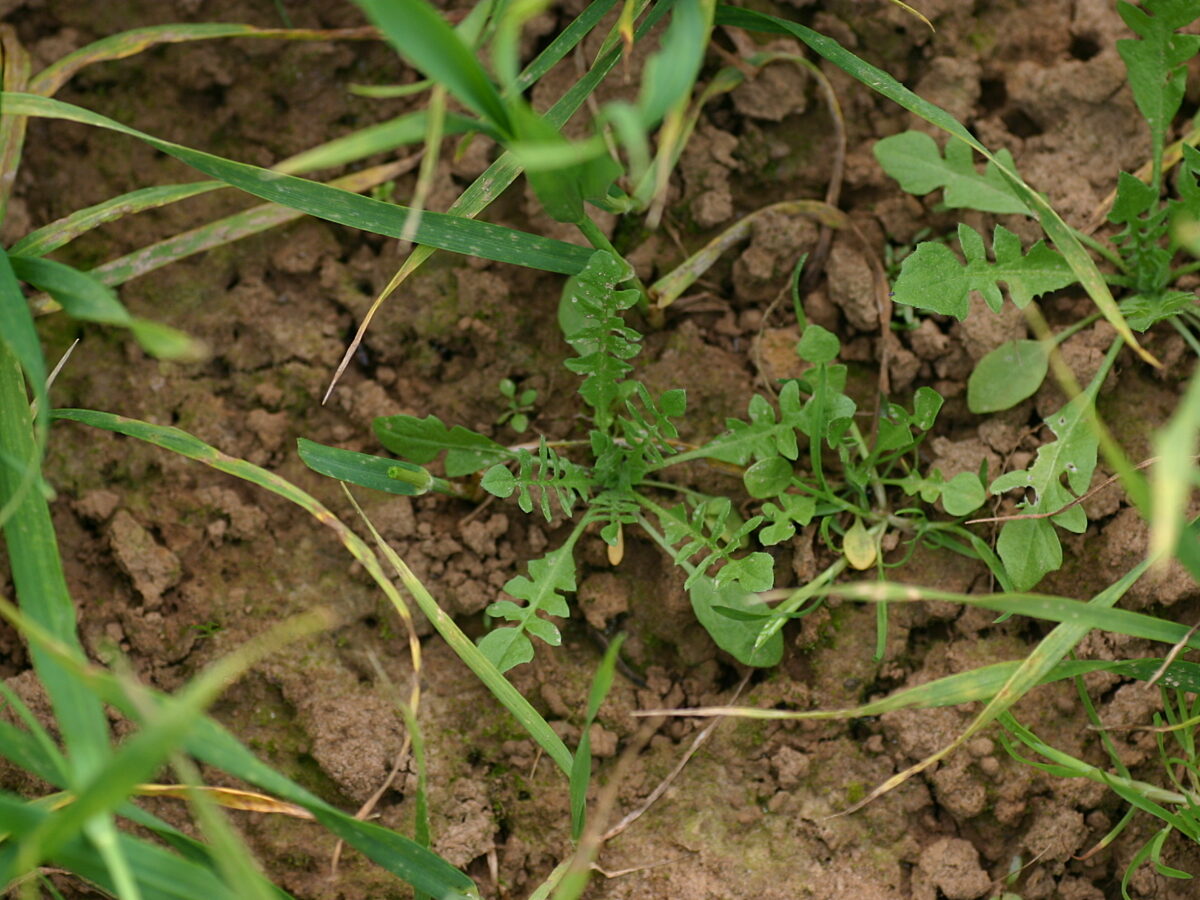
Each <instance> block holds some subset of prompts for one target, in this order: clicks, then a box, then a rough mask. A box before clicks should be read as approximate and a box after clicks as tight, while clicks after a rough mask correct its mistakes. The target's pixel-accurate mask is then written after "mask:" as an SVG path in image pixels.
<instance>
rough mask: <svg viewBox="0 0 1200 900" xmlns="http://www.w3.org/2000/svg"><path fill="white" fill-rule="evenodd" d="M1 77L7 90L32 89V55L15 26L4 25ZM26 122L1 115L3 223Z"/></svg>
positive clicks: (0, 217) (0, 46)
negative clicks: (30, 79)
mask: <svg viewBox="0 0 1200 900" xmlns="http://www.w3.org/2000/svg"><path fill="white" fill-rule="evenodd" d="M0 79H3V84H2V87H3V90H6V91H24V90H27V89H28V85H29V54H28V53H26V52H25V48H24V46H22V44H21V41H20V39H19V38H18V37H17V31H16V29H15V28H13V27H12V26H11V25H0ZM25 125H26V120H25V119H24V118H22V117H20V116H6V115H0V173H4V177H3V178H0V222H3V221H4V217H5V214H6V213H7V211H8V198H9V195H10V194H12V189H13V186H14V185H15V184H16V183H17V181H16V177H15V176H16V173H17V168H18V167H19V166H20V164H21V146H22V144H23V143H24V141H25Z"/></svg>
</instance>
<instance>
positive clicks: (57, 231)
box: [8, 181, 225, 256]
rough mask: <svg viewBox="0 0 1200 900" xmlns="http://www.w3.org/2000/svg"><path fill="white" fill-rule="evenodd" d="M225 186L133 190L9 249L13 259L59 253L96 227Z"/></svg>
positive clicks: (209, 183)
mask: <svg viewBox="0 0 1200 900" xmlns="http://www.w3.org/2000/svg"><path fill="white" fill-rule="evenodd" d="M224 187H225V185H224V184H222V183H221V182H219V181H196V182H192V183H190V184H165V185H161V186H159V187H150V188H142V189H141V190H137V191H130V192H129V193H127V194H121V196H119V197H113V198H112V199H111V200H105V201H104V202H103V203H97V204H96V205H95V206H89V207H87V208H85V209H81V210H77V211H76V212H73V213H71V214H70V215H69V216H64V217H63V218H61V219H58V220H56V221H54V222H51V223H50V224H49V225H43V226H42V227H41V228H39V229H37V230H36V231H31V232H30V233H29V234H27V235H25V237H23V238H21V239H20V240H19V241H17V242H16V243H15V244H13V245H12V246H11V247H10V248H9V251H8V252H9V253H11V254H12V255H13V256H45V255H46V254H47V253H49V252H51V251H52V250H57V249H58V248H59V247H62V246H64V245H66V244H69V243H70V242H71V241H73V240H75V238H77V237H79V236H80V235H81V234H84V233H86V232H88V231H91V230H92V229H93V228H97V227H99V226H100V225H103V224H104V223H106V222H112V221H115V220H117V219H120V218H122V217H123V216H127V215H130V214H131V213H139V212H142V211H143V210H147V209H157V208H159V207H160V206H166V205H167V204H169V203H177V202H178V201H180V200H186V199H187V198H189V197H195V196H198V195H200V194H207V193H208V192H209V191H214V190H217V189H219V188H224Z"/></svg>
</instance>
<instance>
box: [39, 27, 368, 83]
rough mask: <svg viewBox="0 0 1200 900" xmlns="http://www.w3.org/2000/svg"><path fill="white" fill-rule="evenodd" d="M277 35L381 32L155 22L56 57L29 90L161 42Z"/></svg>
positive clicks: (322, 37) (334, 36)
mask: <svg viewBox="0 0 1200 900" xmlns="http://www.w3.org/2000/svg"><path fill="white" fill-rule="evenodd" d="M233 37H238V38H275V39H282V40H291V41H329V40H338V39H358V40H372V39H376V38H377V37H378V35H377V34H376V32H375V30H374V29H371V28H339V29H328V30H322V29H316V28H255V27H254V26H253V25H236V24H225V23H220V22H200V23H195V24H173V25H152V26H149V27H146V28H134V29H131V30H129V31H122V32H120V33H119V34H114V35H110V36H109V37H106V38H101V39H100V40H98V41H94V42H93V43H91V44H88V45H86V46H84V47H80V48H79V49H78V50H75V51H73V52H72V53H68V54H67V55H66V56H64V57H62V58H61V59H58V60H56V61H55V62H53V63H52V64H50V65H49V66H47V67H46V68H45V69H43V70H42V71H41V72H39V73H38V74H37V75H35V76H34V77H33V79H32V80H31V81H30V83H29V92H30V93H33V94H43V95H45V96H47V97H49V96H53V95H54V94H55V93H56V92H57V91H58V89H59V88H60V87H62V86H63V85H64V84H66V83H67V82H68V81H70V80H71V78H72V77H74V75H75V74H76V73H77V72H79V70H80V69H83V68H84V67H86V66H90V65H93V64H94V63H98V62H108V61H110V60H115V59H126V58H127V57H130V56H136V55H137V54H139V53H142V52H143V51H145V50H148V49H150V48H151V47H155V46H158V45H159V44H179V43H185V42H188V41H206V40H213V39H216V38H233Z"/></svg>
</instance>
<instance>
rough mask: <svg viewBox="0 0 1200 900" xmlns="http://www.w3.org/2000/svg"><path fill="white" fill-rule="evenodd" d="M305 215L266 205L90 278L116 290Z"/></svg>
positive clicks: (358, 183) (389, 172) (353, 186)
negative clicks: (163, 268) (198, 255)
mask: <svg viewBox="0 0 1200 900" xmlns="http://www.w3.org/2000/svg"><path fill="white" fill-rule="evenodd" d="M409 168H410V165H409V163H408V161H407V160H400V161H398V162H394V163H387V164H386V165H382V166H372V167H371V168H370V169H364V170H363V171H361V172H356V173H354V174H353V175H347V176H345V177H344V178H338V179H335V180H334V181H331V182H329V183H330V184H331V185H332V186H334V187H337V188H341V189H342V190H347V191H354V192H358V191H365V190H368V189H370V188H372V187H374V186H375V185H377V184H382V183H383V182H385V181H387V180H389V179H390V178H392V177H394V176H396V175H398V174H401V173H403V172H406V171H408V169H409ZM303 215H304V213H302V212H298V211H296V210H294V209H289V208H288V207H286V206H280V205H279V204H277V203H263V204H261V205H259V206H254V207H251V208H250V209H247V210H245V211H243V212H240V213H234V214H233V215H231V216H226V217H224V218H221V219H217V220H215V221H213V222H209V223H208V224H207V225H201V226H200V227H198V228H193V229H192V230H190V231H185V232H182V233H181V234H177V235H175V236H174V237H169V238H166V239H164V240H161V241H159V242H157V243H154V244H150V245H149V246H146V247H143V248H141V249H140V250H135V251H134V252H133V253H130V254H127V255H126V256H122V257H119V258H118V259H114V260H111V261H109V262H106V263H103V264H102V265H99V266H97V267H96V268H94V269H92V270H91V274H92V275H94V276H96V277H97V278H99V279H100V280H101V281H102V282H104V283H105V284H107V285H109V286H111V287H115V286H116V285H118V284H124V283H125V282H126V281H130V280H131V279H134V278H137V277H139V276H141V275H145V274H146V273H148V272H153V271H154V270H155V269H160V268H162V267H163V266H166V265H170V264H171V263H173V262H176V261H178V260H181V259H185V258H187V257H188V256H192V255H194V254H196V253H201V252H203V251H205V250H210V249H212V248H213V247H220V246H223V245H224V244H229V243H232V242H233V241H236V240H240V239H241V238H244V237H248V236H249V235H252V234H258V233H259V232H262V231H266V230H267V229H268V228H274V227H276V226H277V225H283V224H286V223H287V222H294V221H295V220H297V219H299V218H301V217H302V216H303ZM52 309H53V307H46V306H43V308H41V309H38V310H37V311H38V312H50V311H52Z"/></svg>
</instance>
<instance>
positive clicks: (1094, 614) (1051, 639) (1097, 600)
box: [836, 560, 1187, 809]
mask: <svg viewBox="0 0 1200 900" xmlns="http://www.w3.org/2000/svg"><path fill="white" fill-rule="evenodd" d="M1149 567H1150V562H1149V560H1146V561H1144V562H1141V563H1139V564H1138V565H1136V566H1134V567H1133V568H1132V569H1131V570H1130V571H1129V572H1127V573H1126V574H1125V575H1123V576H1122V577H1121V578H1119V579H1118V580H1117V581H1116V582H1114V583H1113V584H1111V585H1109V586H1108V587H1107V588H1105V589H1104V590H1103V591H1101V592H1100V593H1098V594H1097V595H1096V596H1095V597H1093V598H1092V599H1091V601H1089V602H1088V603H1087V604H1082V603H1079V602H1078V601H1074V600H1070V601H1068V600H1066V599H1065V598H1062V597H1054V598H1038V599H1050V600H1055V601H1060V603H1062V604H1067V605H1071V604H1073V605H1074V608H1075V611H1076V613H1077V614H1078V613H1079V612H1080V611H1081V609H1087V608H1088V607H1090V609H1087V613H1088V614H1089V617H1090V618H1091V621H1103V616H1102V614H1103V613H1106V612H1118V613H1119V612H1123V610H1112V609H1110V607H1112V606H1113V604H1115V603H1116V602H1117V601H1118V600H1119V599H1120V598H1121V597H1122V596H1123V595H1124V594H1125V592H1126V591H1127V590H1129V588H1130V587H1131V586H1132V585H1133V583H1134V582H1135V581H1137V580H1138V579H1139V578H1141V577H1142V575H1144V574H1145V573H1146V570H1147V569H1148V568H1149ZM836 591H837V592H838V593H839V594H841V593H842V592H843V587H842V586H840V585H839V586H838V587H837V588H836ZM933 593H943V592H933ZM944 593H950V592H944ZM925 594H926V591H925V590H924V589H920V588H912V587H908V586H906V585H892V584H888V583H886V582H877V583H874V584H867V585H858V586H855V587H854V588H852V589H851V590H850V591H849V592H848V593H846V594H845V596H855V597H857V598H858V599H860V600H868V599H870V600H887V601H891V600H916V599H920V598H921V597H922V595H925ZM959 596H960V597H967V595H959ZM1001 596H1002V597H1003V596H1004V595H1001ZM1008 596H1009V597H1018V598H1022V599H1023V598H1025V597H1030V596H1036V595H1008ZM982 599H990V598H987V597H986V596H981V597H971V598H970V599H969V600H968V601H965V602H974V600H982ZM1062 608H1065V607H1063V606H1059V605H1057V604H1056V605H1055V607H1054V608H1053V609H1052V608H1051V607H1050V606H1049V605H1043V607H1042V610H1041V613H1035V614H1048V613H1051V612H1053V611H1054V610H1055V609H1062ZM1002 611H1007V610H1002ZM1014 611H1015V610H1014ZM1144 618H1147V619H1148V618H1151V617H1149V616H1146V617H1144ZM1121 624H1122V625H1126V624H1128V623H1121ZM1162 624H1163V625H1167V626H1169V625H1171V624H1174V623H1169V622H1163V623H1162ZM1093 627H1101V628H1103V627H1106V624H1100V625H1092V624H1090V622H1089V623H1087V624H1085V623H1084V622H1083V621H1082V620H1081V619H1079V618H1075V617H1073V616H1062V617H1061V624H1059V625H1056V626H1055V627H1054V629H1053V630H1052V631H1051V632H1050V633H1049V634H1048V635H1046V636H1045V637H1044V638H1042V640H1041V641H1040V642H1039V643H1038V645H1037V647H1035V648H1034V649H1033V651H1032V652H1031V653H1030V654H1029V656H1027V657H1026V658H1025V659H1024V660H1023V661H1022V662H1021V665H1020V666H1019V667H1018V669H1017V671H1016V672H1014V673H1013V674H1012V675H1011V676H1010V677H1009V679H1008V681H1007V682H1005V684H1004V686H1003V687H1001V689H1000V690H999V691H998V692H997V693H996V695H995V696H994V697H993V698H992V699H991V701H989V702H988V704H987V706H985V707H984V708H983V710H982V711H981V712H980V713H979V714H978V715H977V716H976V717H975V718H974V719H973V720H972V721H971V724H970V725H968V726H967V728H966V729H965V730H964V731H963V732H962V734H960V735H959V736H958V737H956V738H955V739H954V740H953V741H951V742H950V743H949V744H947V745H946V746H945V747H943V748H942V749H941V750H939V751H938V752H937V753H934V754H933V755H932V756H930V757H928V758H926V759H924V760H922V761H921V762H919V763H917V764H916V765H913V766H910V767H909V768H908V769H905V770H904V771H903V772H900V773H898V774H896V775H893V776H892V777H891V778H889V779H888V780H887V781H885V782H884V783H883V784H882V785H880V786H879V787H877V788H876V789H875V790H873V791H871V793H870V794H868V795H867V796H866V797H865V798H864V799H863V800H861V801H860V802H859V803H856V804H855V805H854V806H853V807H852V808H853V809H858V808H859V807H861V806H863V805H865V804H867V803H870V802H871V801H872V800H874V799H875V798H877V797H879V796H880V795H882V794H885V793H887V792H888V791H890V790H891V789H892V788H894V787H896V786H897V785H899V784H901V783H903V782H904V781H906V780H908V779H909V778H910V777H912V776H913V775H915V774H917V773H918V772H922V771H924V770H925V769H927V768H928V767H929V766H931V765H933V764H934V763H936V762H938V761H939V760H942V759H944V758H945V757H946V756H947V755H948V754H950V753H952V752H953V751H954V750H955V749H957V748H958V747H960V746H962V745H963V744H964V743H966V742H967V741H968V740H970V739H971V738H972V737H973V736H974V735H976V734H978V733H979V732H980V731H981V730H983V729H984V728H986V727H987V726H988V725H990V724H991V723H992V722H994V721H995V720H996V717H997V716H999V715H1000V713H1002V712H1005V711H1006V710H1008V709H1009V708H1010V707H1012V705H1013V704H1014V703H1016V702H1017V701H1018V700H1020V699H1021V698H1022V697H1024V696H1025V694H1027V693H1028V692H1029V690H1030V689H1031V688H1033V687H1034V686H1035V685H1036V684H1038V682H1039V681H1041V679H1042V678H1043V677H1044V676H1045V675H1046V673H1047V672H1049V671H1050V670H1051V669H1053V668H1054V666H1056V665H1058V663H1059V662H1061V661H1062V659H1063V657H1065V656H1066V655H1067V654H1068V653H1070V652H1071V650H1072V649H1073V648H1074V647H1075V645H1076V644H1078V643H1079V642H1080V641H1081V640H1083V638H1084V637H1085V636H1086V635H1087V633H1088V632H1089V631H1091V630H1092V628H1093ZM1186 632H1187V629H1186V628H1183V626H1180V630H1179V633H1178V637H1177V638H1176V639H1183V638H1184V636H1185V635H1186ZM1171 642H1172V643H1174V640H1172V641H1171Z"/></svg>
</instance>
